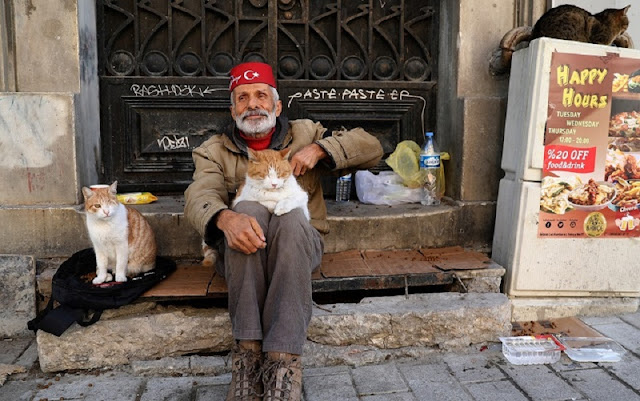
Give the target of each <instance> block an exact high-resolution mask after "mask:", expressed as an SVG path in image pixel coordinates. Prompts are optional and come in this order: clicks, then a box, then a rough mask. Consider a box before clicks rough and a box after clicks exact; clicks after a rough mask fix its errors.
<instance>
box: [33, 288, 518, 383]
mask: <svg viewBox="0 0 640 401" xmlns="http://www.w3.org/2000/svg"><path fill="white" fill-rule="evenodd" d="M510 321H511V311H510V301H509V300H508V299H507V297H506V296H505V295H504V294H500V293H467V294H462V293H454V292H448V293H435V294H411V295H406V296H391V297H376V298H365V299H363V300H362V301H360V302H359V303H354V304H347V303H338V304H329V305H327V304H325V305H315V307H314V310H313V317H312V319H311V324H310V326H309V330H308V332H307V338H308V344H307V346H306V349H309V348H310V347H311V348H313V349H314V352H310V353H309V355H308V356H310V357H311V358H312V360H310V361H309V360H306V361H305V364H307V365H310V366H313V365H314V360H313V359H314V358H315V359H317V361H316V362H317V363H318V365H319V366H326V365H328V364H330V363H332V361H334V362H335V363H336V364H340V363H341V361H342V363H344V361H347V360H348V359H349V356H348V354H352V353H354V352H363V351H367V350H368V351H370V352H369V353H368V355H370V358H373V359H375V358H387V357H389V356H390V355H394V354H395V355H401V354H404V355H411V354H414V355H417V354H421V353H425V352H429V351H430V350H435V349H445V350H454V349H458V348H464V347H468V346H469V345H472V344H481V343H486V342H492V341H498V337H500V336H506V335H509V333H510V331H511V323H510ZM37 343H38V354H39V361H40V368H41V369H42V370H43V371H44V372H55V371H64V370H75V369H94V368H101V367H107V366H117V365H124V364H132V363H134V362H135V361H148V360H154V359H158V358H167V357H177V356H181V355H193V354H208V353H213V352H218V353H222V352H227V351H228V350H229V349H230V348H231V345H232V343H233V339H232V336H231V323H230V321H229V317H228V313H227V310H226V309H225V308H216V307H208V308H197V307H193V306H163V305H160V304H156V303H153V302H146V303H138V304H132V305H128V306H126V307H123V308H120V309H116V310H109V311H105V313H104V314H103V316H102V318H101V319H100V321H98V322H97V323H95V324H94V325H92V326H89V327H80V326H78V325H77V324H74V325H72V326H71V327H70V328H69V329H67V331H66V332H65V333H64V334H62V335H61V336H60V337H56V336H54V335H52V334H49V333H46V332H43V331H39V332H38V333H37ZM336 347H338V348H336ZM328 349H333V350H335V349H339V350H343V356H344V357H343V358H333V359H332V360H331V361H328V360H326V356H323V355H325V354H326V352H325V351H323V350H328ZM327 352H328V351H327ZM323 358H324V359H323ZM369 362H371V360H369Z"/></svg>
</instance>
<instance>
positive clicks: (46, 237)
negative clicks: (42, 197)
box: [0, 196, 495, 259]
mask: <svg viewBox="0 0 640 401" xmlns="http://www.w3.org/2000/svg"><path fill="white" fill-rule="evenodd" d="M135 207H136V208H137V209H138V210H140V211H141V212H142V213H143V214H144V215H145V216H146V217H147V218H148V219H149V221H150V223H151V226H152V227H153V228H154V231H155V232H156V236H157V240H158V249H159V253H160V254H161V255H164V256H170V257H174V258H198V257H201V239H200V238H199V235H198V234H197V233H196V231H195V230H194V229H193V228H192V227H191V225H190V224H189V223H188V222H187V221H186V220H185V218H184V214H183V209H184V198H183V197H182V196H160V198H159V200H158V201H157V202H154V203H151V204H148V205H136V206H135ZM327 208H328V213H329V216H328V221H329V225H330V230H331V232H330V233H329V234H328V235H326V236H325V251H326V252H328V253H330V252H340V251H344V250H349V249H417V248H438V247H445V246H455V245H459V246H462V247H465V248H470V249H477V250H484V251H488V250H489V249H490V244H491V242H492V232H493V225H494V220H495V202H453V201H449V202H448V203H445V204H443V205H441V206H428V207H426V206H422V205H420V204H408V205H399V206H393V207H391V206H376V205H365V204H362V203H359V202H357V201H352V202H348V203H346V204H344V203H336V202H333V201H331V200H327ZM82 209H83V207H82V206H81V205H34V206H20V207H12V206H6V207H2V208H0V225H2V227H3V230H2V231H0V243H1V244H2V251H1V252H0V253H3V254H16V255H33V256H34V257H35V258H37V259H42V258H55V257H69V256H70V255H72V254H73V253H74V252H76V251H78V250H80V249H84V248H89V247H90V246H91V244H90V242H89V238H88V235H87V232H86V227H85V223H84V216H83V211H82Z"/></svg>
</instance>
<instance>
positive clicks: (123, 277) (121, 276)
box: [116, 273, 127, 283]
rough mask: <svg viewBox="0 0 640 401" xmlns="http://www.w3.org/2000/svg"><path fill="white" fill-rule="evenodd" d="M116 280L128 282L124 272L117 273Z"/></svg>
mask: <svg viewBox="0 0 640 401" xmlns="http://www.w3.org/2000/svg"><path fill="white" fill-rule="evenodd" d="M116 281H117V282H118V283H126V282H127V276H125V275H124V274H117V273H116Z"/></svg>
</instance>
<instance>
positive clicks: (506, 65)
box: [489, 26, 533, 76]
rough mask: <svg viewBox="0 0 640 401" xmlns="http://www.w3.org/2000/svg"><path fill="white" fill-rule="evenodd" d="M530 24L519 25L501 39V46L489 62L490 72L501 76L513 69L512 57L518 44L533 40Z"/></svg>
mask: <svg viewBox="0 0 640 401" xmlns="http://www.w3.org/2000/svg"><path fill="white" fill-rule="evenodd" d="M532 31H533V28H531V27H530V26H519V27H517V28H513V29H511V30H510V31H509V32H507V33H506V34H505V35H504V36H503V37H502V40H501V41H500V47H499V48H498V49H496V50H495V51H494V52H493V54H492V56H491V61H490V62H489V72H490V73H491V75H493V76H501V75H505V74H508V73H509V71H511V57H512V56H513V52H515V51H516V49H517V48H518V45H519V44H520V43H523V42H528V41H530V40H531V36H532V35H531V32H532Z"/></svg>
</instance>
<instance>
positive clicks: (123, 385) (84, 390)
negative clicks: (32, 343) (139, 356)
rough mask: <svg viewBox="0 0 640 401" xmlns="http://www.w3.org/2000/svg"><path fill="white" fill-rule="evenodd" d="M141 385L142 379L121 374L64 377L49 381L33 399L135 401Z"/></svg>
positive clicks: (140, 390)
mask: <svg viewBox="0 0 640 401" xmlns="http://www.w3.org/2000/svg"><path fill="white" fill-rule="evenodd" d="M49 383H51V384H50V385H49ZM143 384H144V382H143V380H142V379H139V378H134V377H131V376H129V375H126V374H121V373H118V374H108V375H100V376H76V375H66V376H64V377H62V378H61V379H60V381H54V380H49V381H48V382H47V385H48V387H47V388H45V389H42V390H39V391H38V392H37V393H36V395H35V397H34V399H35V400H41V399H48V400H59V399H64V400H83V401H135V400H136V399H137V397H139V396H141V395H142V391H143V388H142V387H143Z"/></svg>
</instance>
